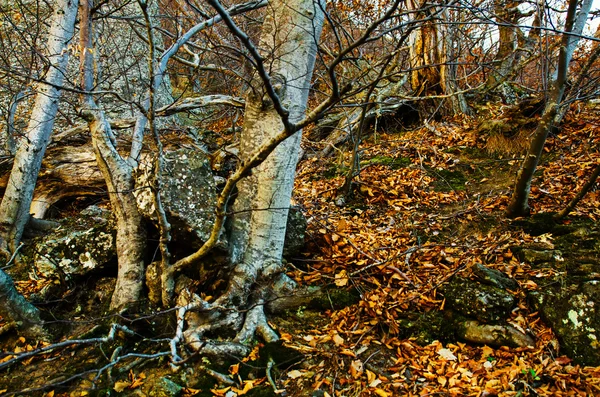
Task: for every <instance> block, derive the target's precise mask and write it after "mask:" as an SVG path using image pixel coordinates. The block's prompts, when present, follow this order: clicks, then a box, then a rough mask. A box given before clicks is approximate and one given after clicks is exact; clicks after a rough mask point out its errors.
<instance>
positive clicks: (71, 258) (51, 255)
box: [33, 207, 116, 280]
mask: <svg viewBox="0 0 600 397" xmlns="http://www.w3.org/2000/svg"><path fill="white" fill-rule="evenodd" d="M115 234H116V232H115V228H114V222H113V221H112V216H111V214H110V212H109V211H108V210H104V209H101V208H98V207H92V208H88V209H86V210H84V211H82V212H81V213H80V216H78V217H77V218H73V219H72V218H66V219H63V220H61V222H60V226H59V227H58V228H56V229H54V230H53V231H52V232H51V233H49V234H47V235H45V236H42V237H38V238H36V239H35V240H34V241H35V247H34V254H33V268H34V270H35V272H36V275H38V276H42V277H45V278H49V279H65V280H70V279H72V278H74V277H81V276H84V275H86V274H88V273H90V272H91V271H94V270H97V269H98V268H100V267H102V266H104V265H106V264H107V263H109V262H111V261H114V260H115V258H116V247H115Z"/></svg>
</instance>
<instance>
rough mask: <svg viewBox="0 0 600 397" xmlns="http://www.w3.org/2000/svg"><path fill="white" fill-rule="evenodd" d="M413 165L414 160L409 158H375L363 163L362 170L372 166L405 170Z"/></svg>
mask: <svg viewBox="0 0 600 397" xmlns="http://www.w3.org/2000/svg"><path fill="white" fill-rule="evenodd" d="M410 164H412V160H411V159H410V158H409V157H402V156H399V157H391V156H375V157H372V158H370V159H368V160H364V161H361V163H360V166H361V168H365V167H368V166H370V165H384V166H386V167H389V168H391V169H393V170H398V169H401V168H405V167H407V166H409V165H410Z"/></svg>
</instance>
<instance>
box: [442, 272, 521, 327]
mask: <svg viewBox="0 0 600 397" xmlns="http://www.w3.org/2000/svg"><path fill="white" fill-rule="evenodd" d="M441 292H442V294H443V295H444V297H445V299H446V305H447V306H448V307H449V308H451V309H453V310H454V311H456V312H458V313H459V314H460V315H462V316H465V317H470V318H474V319H476V320H478V321H480V322H482V323H485V324H489V323H497V322H499V321H501V320H503V319H505V318H507V317H508V316H509V314H510V312H511V311H512V309H513V308H514V307H515V304H516V303H515V302H516V300H515V298H514V296H512V295H511V294H510V293H508V292H506V291H504V290H503V289H501V288H497V287H493V286H491V285H484V284H480V283H478V282H475V281H471V280H468V279H464V278H461V277H454V278H453V279H452V280H451V281H450V282H449V283H448V284H446V285H445V286H443V287H442V288H441Z"/></svg>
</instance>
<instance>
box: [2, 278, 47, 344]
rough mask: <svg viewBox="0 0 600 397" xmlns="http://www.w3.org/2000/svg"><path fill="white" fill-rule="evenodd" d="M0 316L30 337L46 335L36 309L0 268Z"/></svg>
mask: <svg viewBox="0 0 600 397" xmlns="http://www.w3.org/2000/svg"><path fill="white" fill-rule="evenodd" d="M0 301H1V302H2V304H0V316H2V317H3V318H4V319H5V320H7V321H8V322H9V323H12V324H14V325H15V327H16V328H17V330H18V332H19V333H20V334H22V335H25V336H27V337H30V338H43V337H45V336H46V333H45V331H44V329H43V328H42V320H41V319H40V313H39V311H38V309H37V308H36V307H35V306H33V305H32V304H31V303H29V302H28V301H27V299H25V298H24V297H23V295H21V294H20V293H19V292H18V291H17V290H16V289H15V284H14V283H13V281H12V280H11V278H10V277H9V276H8V275H7V274H6V273H4V271H3V270H2V269H0Z"/></svg>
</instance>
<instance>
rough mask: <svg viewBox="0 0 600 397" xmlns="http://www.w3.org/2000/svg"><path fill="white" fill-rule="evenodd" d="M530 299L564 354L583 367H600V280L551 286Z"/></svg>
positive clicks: (532, 294)
mask: <svg viewBox="0 0 600 397" xmlns="http://www.w3.org/2000/svg"><path fill="white" fill-rule="evenodd" d="M529 299H530V302H531V303H532V305H533V307H534V308H535V310H538V311H539V312H540V315H541V317H542V319H543V320H544V321H545V322H546V323H547V324H548V326H550V327H551V328H552V329H553V330H554V332H555V333H556V336H557V337H558V339H559V341H560V346H561V349H562V351H561V353H562V354H566V355H567V356H569V357H571V358H572V359H573V360H574V361H575V362H577V363H579V364H581V365H591V366H598V365H600V280H591V281H587V282H584V283H582V284H571V285H570V286H564V287H563V286H561V285H560V284H557V285H551V286H548V287H547V288H544V289H543V290H539V291H532V292H530V293H529Z"/></svg>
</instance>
